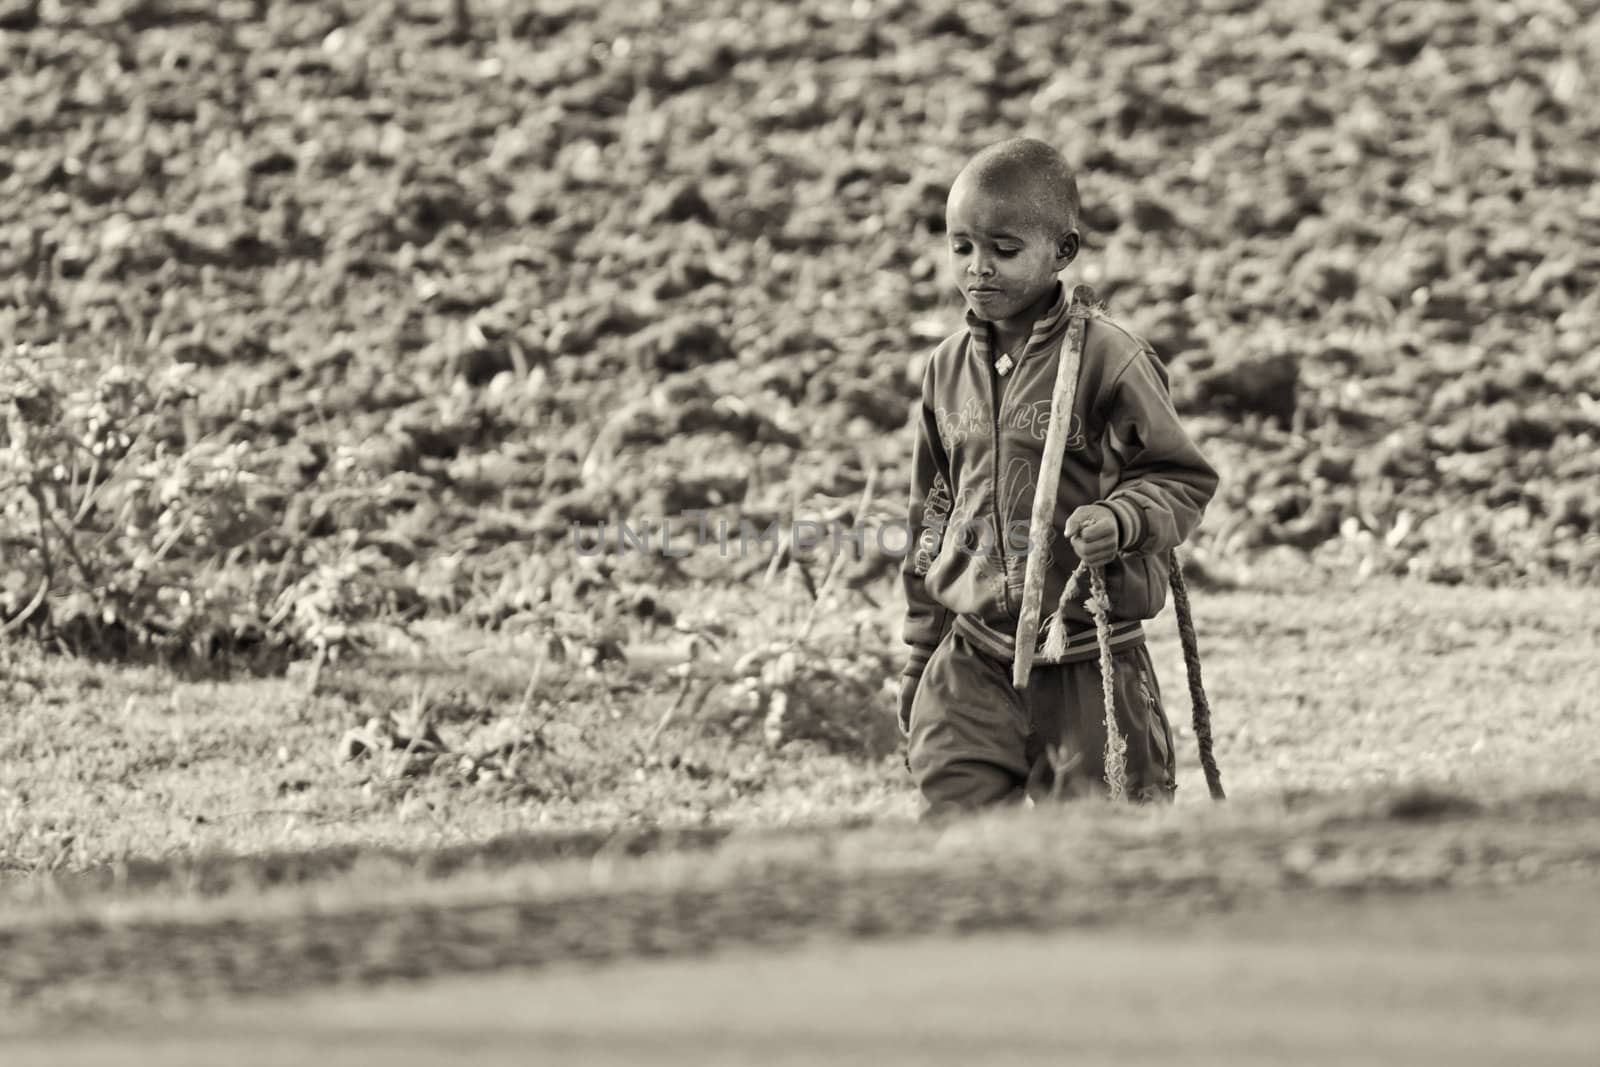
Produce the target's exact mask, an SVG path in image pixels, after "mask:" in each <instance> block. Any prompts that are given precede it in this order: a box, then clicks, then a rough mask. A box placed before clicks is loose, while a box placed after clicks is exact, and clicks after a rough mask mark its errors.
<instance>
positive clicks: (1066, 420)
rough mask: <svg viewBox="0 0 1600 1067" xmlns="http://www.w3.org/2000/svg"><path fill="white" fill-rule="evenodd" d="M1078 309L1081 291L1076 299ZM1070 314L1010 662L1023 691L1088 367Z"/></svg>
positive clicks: (1078, 323) (1078, 318)
mask: <svg viewBox="0 0 1600 1067" xmlns="http://www.w3.org/2000/svg"><path fill="white" fill-rule="evenodd" d="M1072 303H1073V304H1074V305H1076V304H1077V303H1078V291H1077V290H1074V291H1073V294H1072ZM1074 310H1075V309H1074V308H1069V309H1068V310H1067V314H1068V315H1071V316H1072V323H1071V325H1069V326H1068V327H1067V336H1066V339H1065V340H1064V341H1062V343H1061V357H1060V362H1059V363H1057V364H1056V384H1055V389H1054V390H1053V391H1052V392H1051V394H1050V428H1049V429H1048V430H1046V431H1045V435H1044V455H1043V457H1042V458H1041V460H1040V463H1039V481H1038V484H1037V485H1036V486H1035V488H1034V491H1033V515H1032V517H1031V518H1030V519H1029V520H1028V563H1027V568H1026V569H1025V570H1024V571H1023V578H1022V615H1021V616H1020V617H1019V618H1018V620H1017V640H1016V652H1015V655H1014V656H1013V658H1012V661H1011V684H1012V685H1014V686H1016V687H1017V688H1018V689H1022V688H1024V687H1026V686H1027V684H1028V675H1029V674H1030V673H1031V672H1032V671H1033V656H1034V651H1035V648H1036V647H1037V645H1038V643H1039V616H1040V606H1041V602H1042V601H1043V600H1044V578H1045V572H1046V571H1047V570H1048V565H1049V559H1050V539H1051V538H1052V537H1053V536H1055V530H1054V526H1055V514H1056V490H1057V489H1059V488H1060V483H1061V461H1062V458H1063V456H1065V454H1066V450H1067V437H1068V435H1069V434H1070V433H1071V431H1072V408H1073V405H1074V404H1075V403H1076V402H1077V398H1078V370H1079V367H1080V365H1081V364H1082V361H1083V332H1084V316H1083V315H1082V314H1074Z"/></svg>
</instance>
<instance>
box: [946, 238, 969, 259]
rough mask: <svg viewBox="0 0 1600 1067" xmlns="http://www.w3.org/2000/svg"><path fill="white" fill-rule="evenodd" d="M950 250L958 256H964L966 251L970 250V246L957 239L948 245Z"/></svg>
mask: <svg viewBox="0 0 1600 1067" xmlns="http://www.w3.org/2000/svg"><path fill="white" fill-rule="evenodd" d="M950 251H952V252H954V253H955V254H956V255H958V256H964V255H966V254H967V253H968V252H970V251H972V246H971V245H969V244H967V243H966V242H965V241H957V242H955V243H954V244H952V245H951V246H950Z"/></svg>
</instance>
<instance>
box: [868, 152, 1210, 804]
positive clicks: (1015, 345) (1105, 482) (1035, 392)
mask: <svg viewBox="0 0 1600 1067" xmlns="http://www.w3.org/2000/svg"><path fill="white" fill-rule="evenodd" d="M945 225H946V231H947V239H948V241H949V254H950V266H951V269H952V271H953V274H954V278H953V280H954V281H955V284H956V287H957V288H958V289H960V290H961V293H962V295H963V296H964V297H965V300H966V304H967V309H968V310H967V316H966V318H967V324H966V329H964V330H961V331H959V332H957V333H955V334H953V335H951V336H950V337H948V338H946V339H945V340H944V342H943V343H941V344H940V345H939V347H938V348H937V349H935V350H934V352H933V355H932V356H931V357H930V358H929V360H928V364H927V369H926V371H925V372H924V374H923V379H922V417H921V421H920V422H919V423H918V425H917V435H916V455H915V460H914V465H913V471H912V487H911V504H910V524H911V530H912V533H913V538H914V540H913V543H912V545H911V551H910V552H909V553H908V554H907V556H906V559H905V562H904V565H903V567H902V576H903V579H904V583H905V592H906V606H907V610H906V622H905V632H904V636H905V641H906V643H907V644H908V645H910V646H911V655H910V659H909V662H908V663H907V665H906V668H905V672H904V674H903V676H902V678H901V685H900V727H901V730H902V732H903V733H904V734H905V735H906V737H907V742H908V746H909V747H908V753H907V762H908V764H909V766H910V768H911V772H912V775H913V776H914V777H915V779H916V781H917V785H918V787H919V788H920V789H921V791H922V794H923V796H924V798H925V799H926V800H927V802H928V805H929V811H930V814H938V813H942V812H946V811H949V810H953V809H965V808H973V807H980V806H986V805H993V804H999V803H1005V802H1010V801H1018V800H1021V799H1022V798H1023V797H1024V796H1033V797H1036V798H1041V799H1042V798H1043V797H1044V796H1047V795H1052V794H1057V795H1059V794H1064V795H1083V794H1087V793H1091V792H1096V791H1104V789H1105V785H1104V777H1105V766H1104V764H1105V756H1104V752H1105V741H1106V731H1105V725H1104V719H1105V709H1104V703H1103V698H1102V695H1101V693H1102V691H1101V675H1100V667H1099V662H1098V660H1099V649H1098V645H1097V643H1096V640H1095V630H1094V624H1093V620H1092V619H1091V618H1090V616H1089V615H1088V613H1087V612H1086V611H1085V610H1084V608H1083V606H1082V599H1083V598H1082V596H1077V597H1074V601H1073V603H1072V604H1071V606H1070V608H1069V611H1068V613H1067V615H1066V618H1067V621H1068V623H1069V628H1068V632H1067V641H1066V646H1065V647H1066V651H1065V653H1064V654H1061V655H1059V656H1056V657H1046V656H1045V655H1043V654H1042V652H1041V653H1039V654H1036V657H1035V660H1034V662H1035V666H1034V668H1033V670H1032V673H1031V675H1030V676H1029V680H1028V684H1027V686H1026V687H1025V688H1023V689H1021V690H1019V689H1017V688H1015V687H1014V686H1013V683H1012V658H1013V654H1014V643H1015V639H1016V629H1017V619H1018V615H1019V611H1020V608H1021V600H1022V588H1023V574H1024V569H1025V566H1026V564H1027V559H1026V555H1025V554H1026V552H1027V546H1028V542H1029V531H1028V521H1029V516H1030V514H1031V512H1032V507H1033V500H1034V491H1035V487H1036V482H1037V478H1038V472H1039V470H1040V465H1041V456H1042V455H1043V449H1044V439H1045V434H1046V429H1047V427H1048V426H1049V423H1050V400H1051V393H1052V389H1053V387H1054V384H1055V378H1056V367H1057V364H1058V362H1059V360H1060V359H1061V358H1062V356H1063V353H1062V347H1063V340H1064V339H1065V338H1067V337H1068V335H1069V333H1071V332H1073V331H1069V325H1070V324H1071V322H1072V320H1073V319H1074V318H1080V319H1082V320H1083V329H1082V331H1081V337H1082V351H1081V364H1080V369H1079V374H1078V379H1077V391H1076V398H1075V402H1074V404H1073V411H1072V413H1071V421H1070V423H1069V424H1068V433H1067V434H1066V452H1065V457H1064V459H1063V460H1062V464H1061V476H1060V483H1059V488H1058V490H1057V493H1056V512H1055V521H1054V523H1053V527H1052V528H1053V530H1054V531H1055V532H1054V535H1053V536H1052V538H1051V543H1050V547H1049V555H1048V557H1047V559H1048V567H1047V570H1046V572H1045V573H1046V581H1045V586H1044V599H1043V604H1044V605H1045V607H1044V611H1045V613H1046V614H1048V613H1049V612H1050V611H1051V610H1053V609H1054V607H1055V605H1056V603H1057V601H1058V599H1059V598H1060V596H1061V592H1062V589H1063V587H1064V585H1065V583H1066V581H1067V579H1068V577H1069V576H1070V575H1071V574H1072V572H1073V570H1074V568H1075V567H1076V566H1077V564H1078V562H1079V560H1082V561H1083V562H1084V563H1085V564H1088V565H1089V566H1091V567H1104V568H1105V571H1104V573H1105V581H1106V588H1107V592H1108V594H1109V598H1110V601H1111V613H1110V615H1111V623H1112V628H1111V634H1112V636H1111V645H1112V649H1113V661H1114V663H1115V671H1114V679H1113V681H1114V701H1113V703H1114V712H1115V717H1116V722H1117V725H1118V728H1119V730H1120V731H1121V733H1122V736H1123V738H1124V739H1125V740H1126V743H1127V757H1126V775H1127V791H1128V796H1129V797H1131V798H1137V799H1154V798H1160V799H1166V798H1170V797H1171V795H1172V792H1173V790H1174V789H1175V788H1176V782H1175V781H1174V777H1173V773H1174V760H1173V747H1172V734H1171V731H1170V729H1169V727H1168V725H1167V719H1166V715H1165V714H1164V713H1163V711H1162V708H1161V697H1160V690H1159V689H1158V687H1157V685H1156V677H1155V672H1154V670H1153V669H1152V667H1151V663H1150V655H1149V652H1148V651H1147V650H1146V649H1145V644H1144V632H1143V629H1142V627H1141V625H1140V621H1141V620H1143V619H1148V618H1152V617H1154V616H1155V615H1156V614H1157V613H1158V612H1159V611H1160V610H1161V608H1162V606H1163V604H1164V603H1165V600H1166V589H1167V565H1166V554H1167V551H1168V550H1169V549H1171V548H1172V547H1174V546H1175V545H1177V544H1178V543H1180V542H1181V541H1183V540H1184V539H1185V538H1186V537H1188V535H1189V534H1190V532H1191V531H1193V530H1194V528H1195V526H1196V525H1197V524H1198V523H1199V521H1200V516H1201V513H1202V512H1203V511H1204V509H1205V506H1206V504H1207V503H1208V502H1209V501H1210V499H1211V495H1212V493H1213V492H1214V491H1215V490H1216V486H1217V475H1216V472H1215V471H1213V470H1212V468H1211V466H1210V465H1209V464H1208V463H1207V462H1206V460H1205V458H1204V457H1203V456H1201V454H1200V452H1199V450H1198V449H1197V448H1196V447H1195V445H1194V443H1193V442H1192V441H1191V440H1190V439H1189V436H1188V434H1186V433H1185V432H1184V429H1183V427H1182V425H1181V424H1180V423H1179V421H1178V417H1177V414H1176V413H1175V412H1174V410H1173V407H1172V401H1171V399H1170V397H1169V396H1168V393H1167V377H1166V371H1165V369H1164V368H1163V367H1162V365H1161V362H1160V361H1159V360H1158V359H1157V358H1156V356H1155V354H1154V353H1153V352H1152V351H1151V349H1150V347H1149V346H1148V345H1147V344H1146V343H1145V342H1144V341H1142V340H1141V339H1139V338H1138V337H1136V336H1134V335H1133V334H1131V333H1129V332H1127V331H1126V330H1124V329H1122V328H1121V327H1120V326H1117V325H1116V324H1115V323H1113V322H1112V321H1111V320H1110V319H1108V318H1106V317H1105V315H1104V314H1102V312H1101V311H1100V309H1099V308H1098V307H1096V306H1094V305H1093V303H1092V294H1088V293H1087V290H1080V293H1082V294H1084V295H1087V296H1088V297H1089V300H1088V302H1083V301H1080V300H1073V299H1069V297H1068V295H1067V293H1066V291H1065V290H1064V288H1063V286H1062V285H1061V283H1060V282H1059V281H1058V280H1057V278H1056V275H1057V274H1058V273H1060V272H1061V271H1062V270H1063V269H1065V268H1066V267H1067V265H1068V264H1070V263H1071V262H1072V261H1073V260H1074V259H1075V258H1077V255H1078V188H1077V182H1076V180H1075V179H1074V177H1073V174H1072V171H1071V169H1070V168H1069V167H1068V166H1067V163H1066V161H1065V160H1064V159H1062V157H1061V155H1060V154H1059V153H1058V152H1056V151H1055V149H1053V148H1051V147H1050V146H1049V145H1047V144H1044V143H1043V142H1041V141H1036V140H1031V139H1017V140H1011V141H1004V142H1002V143H1000V144H996V145H992V146H990V147H989V148H986V149H984V150H983V151H982V152H980V153H978V155H977V156H975V157H974V158H973V159H972V161H971V162H970V163H968V164H967V166H966V167H965V168H964V169H963V170H962V171H961V173H960V175H959V176H958V177H957V178H956V181H955V184H954V185H953V186H952V187H951V189H950V195H949V199H948V200H947V202H946V206H945ZM1063 753H1065V754H1066V756H1065V758H1064V759H1063V758H1062V754H1063ZM1058 774H1059V775H1060V776H1062V780H1061V781H1059V782H1058V781H1056V778H1057V776H1058Z"/></svg>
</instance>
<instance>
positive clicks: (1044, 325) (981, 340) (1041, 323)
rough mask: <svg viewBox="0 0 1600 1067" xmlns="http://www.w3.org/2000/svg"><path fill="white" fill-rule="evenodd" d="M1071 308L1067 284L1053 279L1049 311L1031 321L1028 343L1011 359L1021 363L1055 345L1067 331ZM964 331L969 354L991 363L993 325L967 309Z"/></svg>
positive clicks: (992, 356)
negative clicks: (967, 335)
mask: <svg viewBox="0 0 1600 1067" xmlns="http://www.w3.org/2000/svg"><path fill="white" fill-rule="evenodd" d="M1071 309H1072V301H1071V300H1069V299H1068V297H1067V287H1066V286H1064V285H1062V284H1061V283H1060V282H1057V283H1056V298H1055V300H1054V301H1052V302H1051V304H1050V308H1049V310H1047V311H1046V312H1045V313H1044V314H1043V315H1040V316H1039V318H1038V320H1037V321H1035V322H1034V324H1033V332H1032V333H1031V334H1029V336H1028V343H1027V344H1026V345H1023V346H1022V352H1021V354H1020V355H1017V356H1015V357H1013V362H1015V363H1021V362H1022V361H1023V360H1025V359H1027V358H1028V357H1029V356H1033V355H1036V354H1038V353H1040V352H1044V351H1047V350H1049V349H1050V348H1051V347H1052V346H1053V345H1055V344H1056V342H1057V341H1059V340H1060V339H1061V335H1062V334H1064V333H1065V332H1066V330H1067V322H1068V320H1069V319H1070V316H1069V315H1068V312H1069V311H1070V310H1071ZM967 333H968V334H969V335H970V336H971V337H972V351H973V353H974V354H975V355H976V356H977V357H978V359H980V360H981V361H983V362H984V363H985V364H987V363H989V362H991V361H992V360H993V358H994V352H993V349H994V327H993V326H992V325H991V324H990V323H987V322H985V321H983V320H982V319H980V318H978V316H976V315H974V314H973V313H972V311H971V310H970V309H969V310H968V311H967Z"/></svg>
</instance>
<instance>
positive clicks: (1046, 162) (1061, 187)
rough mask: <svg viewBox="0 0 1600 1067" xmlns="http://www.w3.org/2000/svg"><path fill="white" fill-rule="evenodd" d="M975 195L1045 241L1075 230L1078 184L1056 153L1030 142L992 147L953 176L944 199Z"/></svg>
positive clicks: (1024, 139)
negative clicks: (1012, 214) (1024, 222)
mask: <svg viewBox="0 0 1600 1067" xmlns="http://www.w3.org/2000/svg"><path fill="white" fill-rule="evenodd" d="M958 193H959V194H963V195H970V194H974V193H975V194H977V195H979V196H981V197H984V198H985V199H991V198H992V199H995V200H1001V201H1004V202H1005V203H1006V204H1007V206H1009V207H1011V208H1012V209H1013V210H1015V211H1018V212H1020V213H1021V214H1022V215H1023V217H1024V218H1026V219H1028V220H1029V221H1030V222H1032V223H1033V224H1034V225H1037V226H1038V227H1039V228H1040V229H1041V230H1042V231H1043V232H1044V233H1046V234H1048V235H1049V236H1050V237H1051V238H1059V237H1061V236H1063V235H1064V234H1067V233H1070V232H1072V231H1074V230H1076V229H1077V228H1078V180H1077V178H1075V177H1074V176H1073V173H1072V168H1071V167H1069V166H1068V165H1067V161H1066V160H1065V159H1063V158H1062V157H1061V153H1060V152H1057V151H1056V150H1055V149H1054V148H1052V147H1050V146H1049V145H1047V144H1045V143H1044V142H1043V141H1039V140H1035V139H1034V138H1032V137H1015V138H1012V139H1011V140H1009V141H1001V142H999V143H998V144H992V145H990V146H989V147H988V148H985V149H984V150H983V151H981V152H979V153H978V154H977V155H975V156H973V157H972V159H971V161H969V162H968V163H967V165H966V166H965V167H963V168H962V170H961V173H960V174H958V175H957V176H956V180H955V184H953V185H952V186H951V187H950V198H951V199H952V200H954V199H956V197H957V194H958Z"/></svg>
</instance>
